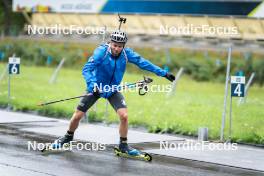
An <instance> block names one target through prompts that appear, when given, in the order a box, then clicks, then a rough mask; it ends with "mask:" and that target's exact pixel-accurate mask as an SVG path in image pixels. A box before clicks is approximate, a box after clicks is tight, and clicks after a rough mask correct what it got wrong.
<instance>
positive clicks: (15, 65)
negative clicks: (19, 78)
mask: <svg viewBox="0 0 264 176" xmlns="http://www.w3.org/2000/svg"><path fill="white" fill-rule="evenodd" d="M19 68H20V58H18V57H10V58H9V74H19V70H20V69H19Z"/></svg>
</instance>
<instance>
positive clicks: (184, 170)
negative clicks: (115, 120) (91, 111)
mask: <svg viewBox="0 0 264 176" xmlns="http://www.w3.org/2000/svg"><path fill="white" fill-rule="evenodd" d="M53 123H54V122H49V121H40V122H37V121H34V122H32V121H31V122H18V123H3V124H0V173H1V174H0V175H1V176H12V175H22V176H31V175H32V176H33V175H34V176H44V175H53V176H59V175H61V176H62V175H63V176H68V175H71V176H72V175H78V176H82V175H151V176H153V175H177V176H218V175H219V176H220V175H221V176H232V175H245V176H246V175H247V176H250V175H252V176H253V175H254V176H255V175H264V173H263V172H256V171H253V170H246V169H240V168H234V167H227V166H221V165H214V164H210V163H206V162H195V161H192V162H190V161H188V160H184V159H179V158H173V157H167V156H161V155H154V156H153V161H152V162H145V161H138V160H133V159H125V158H119V157H116V156H115V155H114V153H113V148H112V146H107V147H106V150H104V151H78V150H73V151H72V152H60V153H52V154H46V155H43V154H42V153H41V152H40V151H34V150H28V141H31V142H33V141H37V142H38V143H40V142H51V141H53V140H54V139H55V137H54V136H50V135H43V134H42V135H40V134H38V133H32V132H26V131H21V129H26V128H32V127H34V128H35V127H45V126H51V125H52V124H53ZM140 145H141V146H142V147H143V148H144V145H143V144H138V146H140Z"/></svg>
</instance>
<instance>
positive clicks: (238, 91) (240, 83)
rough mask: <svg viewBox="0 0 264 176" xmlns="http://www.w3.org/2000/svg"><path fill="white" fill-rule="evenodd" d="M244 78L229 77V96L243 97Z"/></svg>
mask: <svg viewBox="0 0 264 176" xmlns="http://www.w3.org/2000/svg"><path fill="white" fill-rule="evenodd" d="M244 95H245V76H231V96H232V97H244Z"/></svg>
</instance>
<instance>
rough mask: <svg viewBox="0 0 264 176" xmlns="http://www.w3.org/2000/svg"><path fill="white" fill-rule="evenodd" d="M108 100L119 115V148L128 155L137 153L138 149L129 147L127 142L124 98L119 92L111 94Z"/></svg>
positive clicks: (126, 117) (126, 114)
mask: <svg viewBox="0 0 264 176" xmlns="http://www.w3.org/2000/svg"><path fill="white" fill-rule="evenodd" d="M108 101H109V102H110V104H111V105H112V107H113V108H114V109H115V111H116V113H117V114H118V116H119V119H120V124H119V135H120V143H119V149H120V150H121V152H124V153H128V154H130V155H138V154H139V151H138V150H136V149H133V148H132V147H129V146H128V144H127V133H128V112H127V106H126V103H125V99H124V97H123V95H122V94H121V93H120V92H117V93H115V94H113V95H112V96H111V97H109V98H108Z"/></svg>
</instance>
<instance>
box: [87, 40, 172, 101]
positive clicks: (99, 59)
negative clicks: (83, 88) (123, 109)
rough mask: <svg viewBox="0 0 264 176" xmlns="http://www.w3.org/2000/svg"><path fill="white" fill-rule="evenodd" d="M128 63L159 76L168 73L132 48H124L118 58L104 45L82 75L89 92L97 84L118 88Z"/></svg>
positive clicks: (107, 94) (98, 49) (106, 95)
mask: <svg viewBox="0 0 264 176" xmlns="http://www.w3.org/2000/svg"><path fill="white" fill-rule="evenodd" d="M127 62H130V63H133V64H135V65H137V66H138V67H139V68H141V69H143V70H147V71H150V72H153V73H155V74H156V75H158V76H165V75H166V73H167V72H166V71H165V70H163V69H161V68H160V67H158V66H156V65H154V64H152V63H151V62H150V61H148V60H146V59H144V58H142V57H141V56H140V55H139V54H138V53H136V52H134V51H133V50H132V49H130V48H124V49H123V50H122V53H121V54H120V56H119V57H118V58H114V57H113V56H112V54H111V50H110V46H109V45H108V44H102V45H100V46H99V47H98V48H96V49H95V50H94V53H93V55H92V56H91V57H90V58H89V59H88V62H87V63H86V64H85V65H84V67H83V70H82V75H83V77H84V79H85V81H86V85H87V91H88V92H90V93H92V92H93V89H94V86H95V84H97V85H98V86H99V85H100V84H102V86H105V85H108V86H112V85H115V86H118V85H119V84H120V83H121V81H122V79H123V76H124V73H125V70H126V64H127ZM114 92H115V91H111V92H103V93H101V94H100V97H104V98H108V97H110V96H111V95H112V94H113V93H114Z"/></svg>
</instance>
